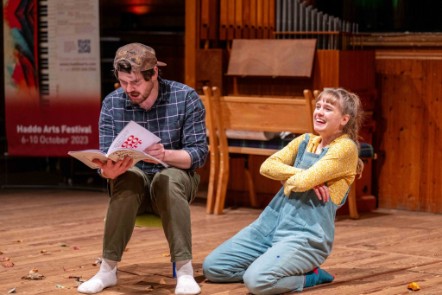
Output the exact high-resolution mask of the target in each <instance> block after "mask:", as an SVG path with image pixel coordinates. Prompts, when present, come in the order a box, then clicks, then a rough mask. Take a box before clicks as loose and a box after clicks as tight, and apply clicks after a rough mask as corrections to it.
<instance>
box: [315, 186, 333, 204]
mask: <svg viewBox="0 0 442 295" xmlns="http://www.w3.org/2000/svg"><path fill="white" fill-rule="evenodd" d="M313 190H314V191H315V194H316V196H317V197H318V199H319V200H321V201H323V202H324V203H325V202H328V201H329V200H330V191H329V189H328V186H326V185H325V184H321V185H318V186H315V187H314V188H313Z"/></svg>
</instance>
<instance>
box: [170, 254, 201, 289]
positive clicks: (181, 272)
mask: <svg viewBox="0 0 442 295" xmlns="http://www.w3.org/2000/svg"><path fill="white" fill-rule="evenodd" d="M176 269H177V272H176V276H177V284H176V288H175V294H179V295H195V294H199V293H200V292H201V288H200V286H199V285H198V283H197V282H196V281H195V278H194V277H193V267H192V261H191V260H185V261H177V262H176Z"/></svg>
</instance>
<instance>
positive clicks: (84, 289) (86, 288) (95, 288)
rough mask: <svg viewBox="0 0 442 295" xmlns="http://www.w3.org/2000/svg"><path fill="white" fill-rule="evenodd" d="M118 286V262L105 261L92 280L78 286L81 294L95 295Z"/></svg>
mask: <svg viewBox="0 0 442 295" xmlns="http://www.w3.org/2000/svg"><path fill="white" fill-rule="evenodd" d="M116 284H117V262H116V261H112V260H107V259H103V261H102V262H101V266H100V270H99V271H98V272H97V273H96V274H95V276H93V277H92V278H90V279H89V280H88V281H86V282H84V283H83V284H81V285H80V286H78V288H77V291H78V292H80V293H86V294H94V293H98V292H101V291H102V290H103V289H104V288H107V287H112V286H115V285H116Z"/></svg>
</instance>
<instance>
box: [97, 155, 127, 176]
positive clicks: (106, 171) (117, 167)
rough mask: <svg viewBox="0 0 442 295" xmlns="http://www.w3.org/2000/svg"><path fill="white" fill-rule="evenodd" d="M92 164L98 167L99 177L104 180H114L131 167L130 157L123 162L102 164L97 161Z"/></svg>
mask: <svg viewBox="0 0 442 295" xmlns="http://www.w3.org/2000/svg"><path fill="white" fill-rule="evenodd" d="M93 162H94V163H95V164H97V165H98V166H99V167H100V169H101V176H103V177H104V178H109V179H115V178H117V177H118V176H120V175H121V174H123V173H124V172H126V171H127V169H129V168H130V167H132V162H133V160H132V158H130V157H125V158H124V159H123V160H119V161H117V162H114V161H112V160H107V161H106V162H105V163H103V162H101V161H100V160H98V159H95V160H93Z"/></svg>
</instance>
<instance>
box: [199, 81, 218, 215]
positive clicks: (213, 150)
mask: <svg viewBox="0 0 442 295" xmlns="http://www.w3.org/2000/svg"><path fill="white" fill-rule="evenodd" d="M203 91H204V96H203V95H202V96H201V100H202V101H203V104H204V107H205V108H206V127H207V131H208V134H209V153H210V154H209V158H210V171H209V184H208V188H207V205H206V212H207V213H208V214H212V213H213V212H214V208H215V197H216V187H217V179H218V173H219V167H220V164H219V161H220V160H219V156H220V154H219V148H218V136H217V130H216V128H215V125H216V123H215V121H214V120H215V116H214V114H213V107H212V103H213V102H212V99H211V98H212V96H213V94H212V89H211V88H210V87H208V86H204V87H203Z"/></svg>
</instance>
